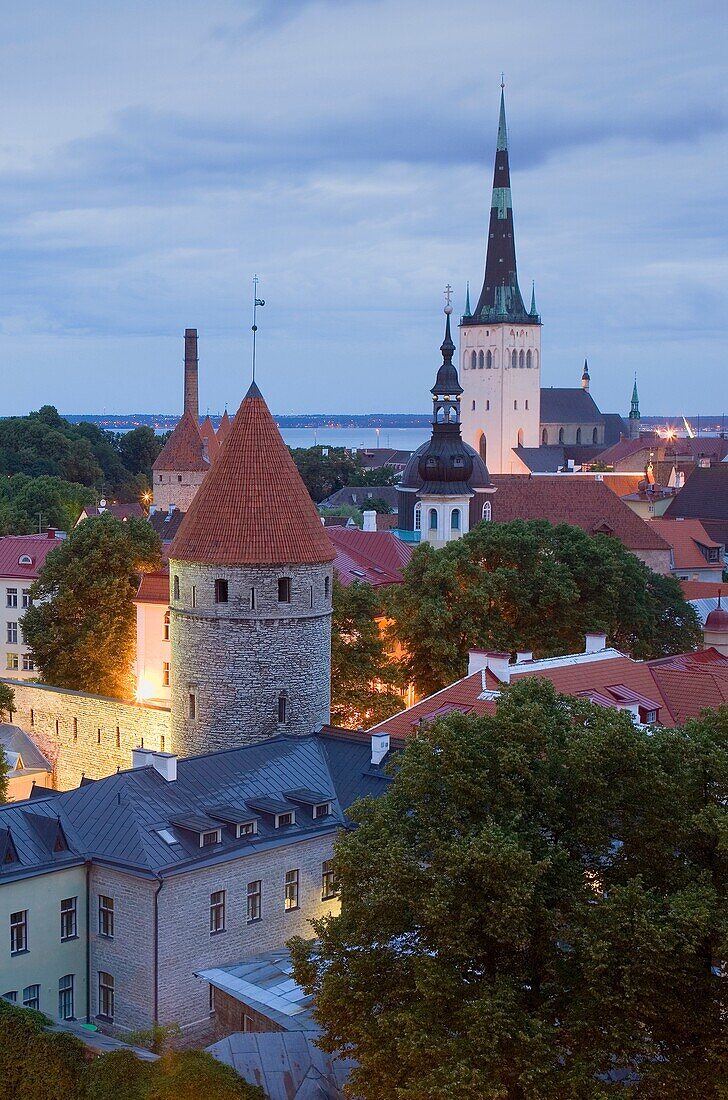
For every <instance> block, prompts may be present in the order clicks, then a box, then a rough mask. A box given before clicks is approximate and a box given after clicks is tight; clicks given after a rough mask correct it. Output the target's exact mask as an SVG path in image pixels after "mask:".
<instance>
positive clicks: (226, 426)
mask: <svg viewBox="0 0 728 1100" xmlns="http://www.w3.org/2000/svg"><path fill="white" fill-rule="evenodd" d="M231 426H232V421H231V420H230V417H229V416H228V411H227V409H225V412H224V413H223V414H222V417H221V419H220V424H219V426H218V429H217V442H218V445H219V446H220V447H222V445H223V443H224V442H225V440H226V439H227V437H228V436H229V435H230V428H231Z"/></svg>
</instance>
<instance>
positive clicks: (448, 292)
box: [445, 283, 452, 314]
mask: <svg viewBox="0 0 728 1100" xmlns="http://www.w3.org/2000/svg"><path fill="white" fill-rule="evenodd" d="M445 313H448V314H450V313H452V287H451V286H450V284H449V283H448V284H447V286H446V287H445Z"/></svg>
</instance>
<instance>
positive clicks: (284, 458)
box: [169, 383, 335, 565]
mask: <svg viewBox="0 0 728 1100" xmlns="http://www.w3.org/2000/svg"><path fill="white" fill-rule="evenodd" d="M169 556H170V558H174V559H180V560H183V561H195V562H202V563H206V564H209V565H284V564H312V563H317V562H328V561H333V560H334V556H335V554H334V548H333V546H332V545H331V542H330V540H329V537H328V535H327V533H326V531H325V530H324V528H323V526H322V524H321V519H320V517H319V514H318V512H317V511H316V506H315V505H314V503H313V501H312V500H311V498H310V496H309V495H308V492H307V491H306V486H305V485H304V484H303V481H302V480H301V476H300V474H299V473H298V470H297V469H296V466H295V464H294V462H293V459H292V458H291V454H290V451H289V450H288V448H287V447H286V445H285V443H284V442H283V439H282V438H281V434H280V432H279V431H278V428H277V427H276V425H275V421H274V420H273V417H272V416H271V414H270V411H269V409H268V406H267V405H266V403H265V401H264V400H263V397H262V395H261V393H260V390H259V389H258V387H257V386H256V385H255V383H253V385H252V386H251V387H250V389H249V390H248V393H247V394H246V396H245V398H244V399H243V402H242V404H241V406H240V408H239V409H238V412H237V415H236V417H235V422H234V424H233V426H232V429H231V431H230V434H229V436H228V437H227V439H226V440H225V444H224V446H223V447H222V449H221V452H220V455H219V457H218V459H217V461H216V462H215V463H214V465H213V466H212V468H211V470H210V472H209V474H208V475H207V477H206V478H205V480H204V482H203V483H202V486H201V488H200V489H199V490H198V492H197V494H196V496H195V498H194V500H193V501H192V504H191V505H190V508H189V511H188V512H187V513H186V514H185V518H184V519H183V520H182V523H181V524H180V528H179V531H178V532H177V534H176V536H175V538H174V541H173V542H172V545H171V547H170V551H169Z"/></svg>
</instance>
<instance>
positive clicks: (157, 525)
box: [149, 508, 185, 542]
mask: <svg viewBox="0 0 728 1100" xmlns="http://www.w3.org/2000/svg"><path fill="white" fill-rule="evenodd" d="M184 518H185V514H184V512H180V510H179V508H173V509H172V511H171V512H170V511H166V512H165V511H163V510H161V509H160V510H159V511H156V512H150V513H149V522H150V523H151V525H152V527H153V528H154V530H155V531H156V532H157V534H158V535H159V537H160V539H161V540H162V542H171V541H172V539H173V538H174V536H175V535H176V534H177V532H178V531H179V526H180V524H181V522H182V520H183V519H184Z"/></svg>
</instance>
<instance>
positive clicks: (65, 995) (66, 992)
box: [58, 974, 76, 1020]
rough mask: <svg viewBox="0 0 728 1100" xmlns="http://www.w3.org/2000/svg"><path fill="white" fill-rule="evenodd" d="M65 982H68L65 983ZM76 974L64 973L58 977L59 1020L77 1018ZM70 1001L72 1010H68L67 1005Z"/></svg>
mask: <svg viewBox="0 0 728 1100" xmlns="http://www.w3.org/2000/svg"><path fill="white" fill-rule="evenodd" d="M64 982H65V983H66V984H65V985H64ZM75 984H76V976H75V974H64V975H63V976H62V977H61V978H59V979H58V1019H59V1020H73V1019H75V1003H74V1002H75V995H76V991H75V988H74V987H75ZM69 1003H70V1009H71V1010H70V1012H68V1011H67V1006H68V1005H69Z"/></svg>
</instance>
